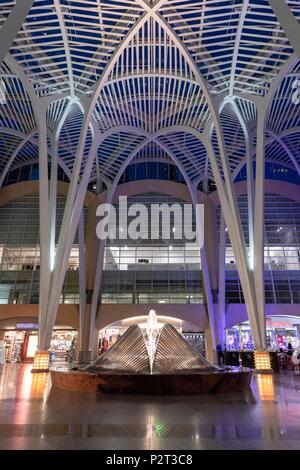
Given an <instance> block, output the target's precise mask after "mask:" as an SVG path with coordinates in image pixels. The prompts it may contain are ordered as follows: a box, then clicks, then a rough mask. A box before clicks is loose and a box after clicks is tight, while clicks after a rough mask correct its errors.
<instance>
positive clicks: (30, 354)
mask: <svg viewBox="0 0 300 470" xmlns="http://www.w3.org/2000/svg"><path fill="white" fill-rule="evenodd" d="M0 339H1V340H2V341H4V343H5V361H6V362H9V363H14V362H32V361H33V358H34V355H35V352H36V349H37V344H38V324H37V323H34V322H17V323H15V325H14V327H10V328H5V329H0ZM76 340H77V331H75V330H73V329H71V328H68V327H61V326H56V327H54V331H53V335H52V339H51V348H50V352H51V360H52V362H55V363H59V362H66V361H67V360H70V361H72V360H74V359H75V348H76Z"/></svg>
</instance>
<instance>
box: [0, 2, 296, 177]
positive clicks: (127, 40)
mask: <svg viewBox="0 0 300 470" xmlns="http://www.w3.org/2000/svg"><path fill="white" fill-rule="evenodd" d="M287 4H288V5H289V7H290V8H291V10H292V11H293V13H294V15H295V17H296V18H298V19H299V21H300V3H299V2H296V1H291V0H288V1H287ZM14 5H15V1H0V25H1V24H2V23H3V21H5V19H6V18H7V16H8V15H9V13H10V11H11V10H12V8H13V7H14ZM292 54H293V49H292V47H291V46H290V44H289V41H288V39H287V37H286V35H285V33H284V31H283V29H282V28H281V26H280V24H279V23H278V21H277V19H276V17H275V15H274V13H273V11H272V9H271V7H270V5H269V2H268V1H267V0H218V1H216V0H157V1H156V2H147V1H146V0H36V1H35V2H34V4H33V7H32V9H31V11H30V13H29V15H28V16H27V19H26V21H25V23H24V24H23V27H22V29H21V30H20V32H19V33H18V35H17V37H16V39H15V41H14V43H13V46H12V48H11V50H10V56H11V57H12V61H10V60H8V61H7V62H6V63H5V64H4V65H3V66H2V69H1V78H2V82H3V83H4V84H5V87H6V90H7V100H6V102H5V103H1V104H0V107H1V116H0V121H1V122H0V149H1V160H0V170H1V172H2V171H3V170H4V169H5V168H6V167H7V165H10V169H12V170H13V169H14V168H15V167H17V166H20V165H23V164H26V161H28V163H30V162H32V161H36V160H37V138H38V136H37V134H36V127H37V125H36V118H35V117H34V112H33V109H32V105H31V102H30V98H29V96H28V93H27V92H26V90H25V87H24V84H23V82H22V80H21V79H20V77H19V76H18V72H17V71H16V70H14V67H13V66H12V64H13V61H15V62H16V63H17V64H18V66H19V67H20V68H21V70H22V72H23V73H24V74H25V77H26V78H27V79H28V80H29V82H30V84H31V85H32V87H33V89H34V91H35V93H36V94H37V95H38V96H39V97H40V98H43V99H45V98H47V99H53V100H54V101H53V103H51V104H50V105H49V107H48V113H47V123H48V129H49V131H50V132H51V131H54V130H55V128H56V126H57V122H59V121H60V120H61V119H62V118H63V116H64V115H65V113H66V109H67V115H66V116H64V119H65V120H64V124H63V126H62V129H61V134H60V140H59V146H58V160H59V163H60V164H61V165H62V166H63V167H65V168H66V171H67V172H71V171H72V168H73V164H74V159H75V155H76V149H77V144H78V141H79V139H80V132H81V126H82V123H83V119H84V116H83V113H84V109H85V107H86V106H88V100H89V99H91V98H92V97H93V96H96V97H97V99H96V101H95V106H94V109H93V113H92V121H91V125H90V128H89V131H88V136H87V143H86V147H85V151H84V159H83V163H82V168H84V163H85V159H86V157H87V155H88V151H89V149H90V147H91V142H92V138H93V136H94V135H95V133H104V132H105V133H108V134H107V136H106V137H105V139H104V141H103V142H102V144H101V146H100V148H99V150H98V153H97V161H96V162H95V164H94V167H93V170H92V174H91V179H92V180H94V179H96V178H99V177H100V178H101V177H102V179H103V180H105V181H107V182H113V181H114V178H116V177H117V176H119V174H120V171H121V170H122V169H123V168H124V167H125V165H126V162H128V161H129V160H130V161H131V160H132V158H134V161H138V160H139V159H143V160H146V159H147V152H148V156H149V158H150V156H151V158H160V159H161V161H168V160H169V159H170V160H172V159H173V160H176V161H177V162H178V164H179V165H180V167H181V169H182V170H183V172H184V173H185V174H186V175H187V177H188V178H189V179H190V181H191V182H193V183H195V182H198V181H201V180H202V179H205V178H209V179H213V174H212V170H211V168H210V164H209V161H208V158H207V155H206V150H205V147H204V146H203V144H202V143H201V142H199V140H198V139H197V137H196V136H195V135H193V134H191V133H190V132H189V131H188V129H189V128H190V129H193V130H195V131H197V132H200V133H202V132H203V131H204V130H205V129H207V128H209V127H210V129H211V135H212V140H213V145H214V148H215V151H216V158H217V160H218V159H219V150H218V145H217V143H216V134H215V130H214V128H213V125H212V117H211V112H210V106H209V103H208V101H207V94H206V92H208V93H209V94H210V95H211V97H213V98H214V99H220V100H224V98H228V99H229V101H228V103H227V102H226V101H225V102H224V103H225V104H224V106H223V107H222V108H221V112H220V121H221V124H222V129H223V136H224V141H225V146H226V151H227V155H228V163H229V168H230V171H231V172H232V173H233V174H237V172H238V170H239V169H240V168H241V167H242V165H243V164H244V162H245V151H246V143H245V135H244V131H243V127H242V125H241V122H240V120H239V119H238V117H237V112H238V113H239V115H240V117H241V119H242V120H243V122H244V123H245V125H246V127H247V129H248V130H249V132H254V130H255V126H256V120H257V114H256V107H255V105H254V103H253V101H251V97H252V96H258V97H261V96H264V95H266V93H267V92H268V91H269V90H270V88H271V86H272V84H273V83H274V82H275V80H276V78H277V77H278V75H279V74H280V71H281V68H282V67H283V66H285V64H286V63H287V62H288V61H290V60H291V57H292ZM299 73H300V62H299V61H298V62H297V61H294V63H292V62H291V69H290V71H289V73H288V74H286V75H285V76H284V77H283V79H282V81H281V83H280V84H279V87H278V91H277V93H276V94H275V96H274V99H273V102H272V105H271V110H270V113H269V118H268V122H267V134H266V139H267V141H266V159H267V160H268V161H273V162H274V163H278V164H282V165H285V166H288V167H291V168H296V170H298V169H299V166H300V157H299V150H300V142H299V139H300V123H299V120H300V108H299V106H297V105H296V104H294V102H293V100H292V94H293V91H294V90H293V88H292V84H293V82H294V80H295V78H296V77H298V75H299ZM199 77H201V78H202V79H203V83H202V84H201V83H200V82H199ZM203 84H204V85H205V87H206V90H205V89H204V88H205V87H204V86H203ZM96 91H97V95H94V94H95V92H96ZM233 102H234V104H233ZM70 103H71V104H70ZM254 139H255V136H254ZM150 149H151V151H150ZM50 154H51V148H50V141H49V155H50ZM12 157H13V158H12Z"/></svg>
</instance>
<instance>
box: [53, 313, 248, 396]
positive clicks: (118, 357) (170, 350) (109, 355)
mask: <svg viewBox="0 0 300 470" xmlns="http://www.w3.org/2000/svg"><path fill="white" fill-rule="evenodd" d="M252 373H253V371H252V370H251V369H246V368H240V367H237V368H220V367H218V366H216V365H215V364H212V363H211V362H209V361H207V360H206V359H205V358H204V357H203V356H201V355H200V354H199V353H198V352H196V351H195V350H194V349H193V348H192V347H191V346H190V344H189V343H188V342H186V341H185V340H184V338H183V337H182V335H181V334H180V333H179V332H178V331H177V330H176V328H174V327H173V326H172V325H170V324H164V325H163V326H161V325H159V323H158V319H157V316H156V313H155V311H154V310H150V312H149V315H148V319H147V323H146V328H144V329H142V328H141V327H140V326H139V325H137V324H134V325H131V326H130V327H129V328H128V329H127V331H126V332H125V333H124V334H123V335H122V336H121V338H120V339H119V340H118V341H117V342H116V343H115V344H114V345H113V346H112V347H111V348H110V349H109V350H108V351H107V352H105V353H104V354H102V355H101V356H100V357H98V358H97V359H96V360H95V361H94V362H93V363H91V364H89V365H87V366H85V367H82V368H80V369H78V370H76V371H75V370H68V371H61V370H51V376H52V384H53V386H54V387H58V388H63V389H68V390H86V391H96V390H99V391H102V392H117V393H135V394H136V393H143V394H199V393H211V392H228V391H231V392H232V391H241V390H245V389H248V388H250V385H251V379H252Z"/></svg>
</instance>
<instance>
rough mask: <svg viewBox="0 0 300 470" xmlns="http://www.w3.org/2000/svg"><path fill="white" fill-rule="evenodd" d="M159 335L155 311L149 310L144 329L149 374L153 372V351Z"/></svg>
mask: <svg viewBox="0 0 300 470" xmlns="http://www.w3.org/2000/svg"><path fill="white" fill-rule="evenodd" d="M158 334H159V329H158V321H157V316H156V313H155V310H150V312H149V315H148V320H147V328H146V335H147V339H146V346H147V351H148V355H149V362H150V373H151V374H152V372H153V363H154V358H155V351H156V346H157V338H158Z"/></svg>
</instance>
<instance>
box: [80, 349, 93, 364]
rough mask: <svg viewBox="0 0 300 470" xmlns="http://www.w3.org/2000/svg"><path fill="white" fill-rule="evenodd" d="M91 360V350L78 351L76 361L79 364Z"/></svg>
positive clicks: (88, 362)
mask: <svg viewBox="0 0 300 470" xmlns="http://www.w3.org/2000/svg"><path fill="white" fill-rule="evenodd" d="M92 361H93V351H79V353H78V362H79V364H90V362H92Z"/></svg>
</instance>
